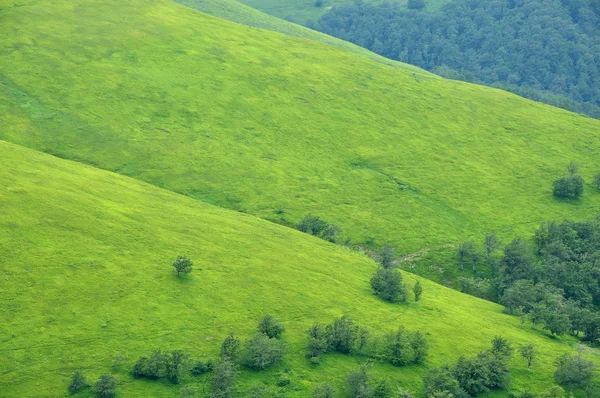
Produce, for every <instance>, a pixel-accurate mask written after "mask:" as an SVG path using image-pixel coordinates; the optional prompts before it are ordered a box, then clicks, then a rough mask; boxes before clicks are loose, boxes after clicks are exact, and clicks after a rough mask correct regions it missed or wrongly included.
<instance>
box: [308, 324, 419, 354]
mask: <svg viewBox="0 0 600 398" xmlns="http://www.w3.org/2000/svg"><path fill="white" fill-rule="evenodd" d="M307 335H308V349H307V352H306V356H307V357H308V358H309V359H310V360H311V362H312V363H314V364H318V363H319V357H320V355H321V354H323V353H326V352H339V353H341V354H347V355H359V356H363V357H369V358H372V359H377V360H381V361H383V362H387V363H390V364H392V365H394V366H404V365H408V364H411V363H421V362H423V361H424V360H425V358H426V357H427V355H428V352H429V344H428V342H427V340H426V339H425V336H424V335H423V334H422V333H421V332H414V333H413V332H409V331H407V330H406V329H405V328H404V327H402V326H401V327H399V328H398V329H397V330H395V331H390V332H389V333H387V334H385V335H383V336H381V337H376V336H373V335H372V334H371V333H370V332H369V331H368V330H367V329H366V328H363V327H360V326H358V325H356V324H355V323H354V321H352V319H350V318H349V317H347V316H343V317H341V318H339V319H336V320H334V321H333V322H332V323H331V324H329V325H326V326H323V325H321V324H320V323H315V324H314V325H313V326H311V327H310V328H309V329H308V330H307Z"/></svg>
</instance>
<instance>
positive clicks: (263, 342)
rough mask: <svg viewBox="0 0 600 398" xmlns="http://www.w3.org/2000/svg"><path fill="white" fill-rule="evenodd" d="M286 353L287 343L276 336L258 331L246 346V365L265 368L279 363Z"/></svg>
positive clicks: (253, 367)
mask: <svg viewBox="0 0 600 398" xmlns="http://www.w3.org/2000/svg"><path fill="white" fill-rule="evenodd" d="M284 354H285V345H284V344H283V342H282V341H280V340H277V339H276V338H274V337H273V338H269V336H267V335H266V334H263V333H257V334H256V335H255V336H254V337H253V338H252V339H250V340H248V341H247V342H246V344H245V346H244V365H246V366H248V367H249V368H251V369H256V370H263V369H266V368H268V367H269V366H271V365H273V364H275V363H277V362H278V361H279V360H280V359H281V358H282V357H283V355H284Z"/></svg>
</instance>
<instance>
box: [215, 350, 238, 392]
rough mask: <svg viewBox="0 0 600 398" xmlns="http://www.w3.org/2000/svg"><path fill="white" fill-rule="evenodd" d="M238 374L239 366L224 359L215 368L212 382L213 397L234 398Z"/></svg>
mask: <svg viewBox="0 0 600 398" xmlns="http://www.w3.org/2000/svg"><path fill="white" fill-rule="evenodd" d="M237 376H238V370H237V366H236V365H235V364H234V363H233V362H231V361H229V360H228V359H224V360H223V361H221V362H220V363H219V364H218V365H217V366H216V367H215V369H214V371H213V374H212V377H211V382H212V394H211V395H210V396H211V398H232V397H233V396H234V395H235V381H236V379H237Z"/></svg>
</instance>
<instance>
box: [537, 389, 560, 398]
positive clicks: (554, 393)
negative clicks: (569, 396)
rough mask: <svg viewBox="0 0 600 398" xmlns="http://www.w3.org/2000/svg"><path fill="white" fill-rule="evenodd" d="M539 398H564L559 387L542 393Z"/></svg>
mask: <svg viewBox="0 0 600 398" xmlns="http://www.w3.org/2000/svg"><path fill="white" fill-rule="evenodd" d="M540 398H565V390H564V389H563V388H562V387H559V386H553V387H551V388H550V389H549V390H546V391H544V392H543V393H542V395H541V397H540Z"/></svg>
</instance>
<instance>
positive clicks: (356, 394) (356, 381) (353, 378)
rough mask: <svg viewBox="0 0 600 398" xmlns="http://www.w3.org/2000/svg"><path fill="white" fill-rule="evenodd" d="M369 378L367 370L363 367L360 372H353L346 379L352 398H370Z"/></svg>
mask: <svg viewBox="0 0 600 398" xmlns="http://www.w3.org/2000/svg"><path fill="white" fill-rule="evenodd" d="M368 383H369V376H368V374H367V369H366V368H365V367H364V366H362V367H361V369H360V370H357V371H355V372H352V373H350V374H349V375H348V377H347V378H346V389H347V391H348V395H349V396H350V397H352V398H367V397H369V385H368Z"/></svg>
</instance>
